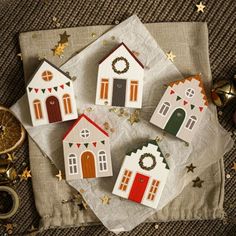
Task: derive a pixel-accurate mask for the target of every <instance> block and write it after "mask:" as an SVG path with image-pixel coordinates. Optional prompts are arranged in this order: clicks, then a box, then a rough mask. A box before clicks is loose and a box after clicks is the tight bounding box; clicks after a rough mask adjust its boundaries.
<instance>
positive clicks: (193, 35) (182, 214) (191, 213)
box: [13, 23, 230, 230]
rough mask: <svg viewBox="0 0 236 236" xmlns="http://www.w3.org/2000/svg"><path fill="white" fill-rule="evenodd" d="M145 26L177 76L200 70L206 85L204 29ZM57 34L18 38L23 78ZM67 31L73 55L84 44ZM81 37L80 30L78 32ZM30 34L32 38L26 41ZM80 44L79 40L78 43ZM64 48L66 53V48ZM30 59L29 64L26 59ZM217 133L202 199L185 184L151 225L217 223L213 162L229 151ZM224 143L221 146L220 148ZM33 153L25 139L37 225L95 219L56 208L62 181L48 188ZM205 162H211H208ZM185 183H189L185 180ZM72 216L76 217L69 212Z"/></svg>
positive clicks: (218, 171) (218, 182) (218, 183)
mask: <svg viewBox="0 0 236 236" xmlns="http://www.w3.org/2000/svg"><path fill="white" fill-rule="evenodd" d="M147 27H148V29H149V31H150V32H151V33H152V35H153V36H154V37H155V39H156V40H157V41H158V43H159V44H160V45H161V47H162V49H164V50H165V51H167V50H170V49H171V50H173V51H175V52H176V55H177V60H176V64H177V66H178V68H180V69H181V72H182V73H183V74H185V75H189V74H194V73H198V72H199V71H201V73H202V74H203V78H205V79H206V81H207V80H208V81H210V69H209V60H208V51H207V28H206V25H205V24H202V23H183V24H181V23H174V24H150V25H148V26H147ZM108 28H109V27H99V28H98V29H99V30H98V29H96V27H88V28H87V31H88V32H87V31H86V37H85V39H83V40H88V39H89V40H90V41H91V34H92V32H94V31H95V33H97V35H100V34H101V33H102V31H106V30H107V29H108ZM167 29H169V30H167ZM97 30H98V31H97ZM62 31H63V30H56V31H53V32H49V31H43V32H34V33H25V34H22V35H21V37H20V44H21V48H22V56H23V61H24V69H25V71H26V73H25V74H26V77H28V76H29V75H30V74H31V73H32V72H33V69H32V70H31V72H30V69H29V68H30V67H31V65H34V62H37V57H38V53H39V52H40V53H41V52H47V51H48V50H49V48H53V45H52V44H53V39H54V40H55V37H58V35H59V33H62ZM67 31H68V33H69V34H71V35H72V38H71V44H72V45H73V50H74V51H77V50H79V49H81V48H82V47H84V46H85V45H86V42H84V44H83V45H82V43H81V42H79V43H76V42H77V40H78V38H76V36H77V35H81V34H79V31H80V30H78V29H67ZM81 32H84V30H83V29H82V30H81ZM81 32H80V33H81ZM33 35H34V37H32V36H33ZM35 35H36V37H35ZM73 36H74V37H73ZM173 36H175V37H173ZM176 37H177V39H176ZM35 39H36V40H35ZM47 39H49V40H47ZM80 40H82V39H81V38H80ZM29 41H30V43H31V44H32V46H33V47H31V49H30V50H31V51H29V49H28V47H27V45H29ZM42 43H43V45H42ZM47 43H48V44H47ZM32 48H34V50H32ZM68 49H70V50H72V49H71V48H70V47H69V48H68ZM193 52H194V54H193ZM68 53H70V55H71V54H72V53H73V52H72V51H71V52H68ZM70 55H67V54H66V55H65V58H64V61H65V60H66V59H68V57H69V56H70ZM32 58H33V59H34V60H32ZM47 58H48V59H50V60H51V59H52V61H53V62H54V63H56V64H58V65H59V62H60V60H59V59H56V58H54V57H48V56H47ZM178 58H179V59H178ZM181 58H182V59H181ZM30 59H31V60H30ZM183 59H184V60H186V63H187V64H189V65H188V67H185V64H183ZM18 105H19V104H18ZM18 105H15V106H14V107H13V110H14V111H15V112H16V114H18V115H19V114H20V113H21V112H20V109H18V108H19V106H18ZM153 109H154V107H153ZM211 109H212V112H214V116H213V117H211V118H212V119H213V122H216V120H215V117H216V113H215V111H214V108H213V107H212V108H211ZM18 112H19V113H18ZM19 116H20V115H19ZM22 118H23V117H20V119H21V120H22V121H23V123H25V120H24V119H22ZM26 123H27V122H26ZM218 130H219V132H221V133H222V135H224V136H227V139H225V138H224V139H222V140H220V139H219V140H217V141H226V142H223V143H222V144H221V146H219V147H218V149H219V150H218V151H219V152H218V154H219V156H217V157H215V164H211V165H210V166H209V167H208V168H207V171H206V172H205V171H204V173H202V174H201V178H203V179H204V181H205V184H204V186H203V188H202V189H201V190H202V191H204V195H203V194H202V193H203V192H202V191H198V189H194V188H192V187H191V185H190V186H187V187H185V189H184V191H183V192H182V193H181V195H180V197H178V198H176V199H175V200H174V201H172V202H171V204H169V205H167V206H166V207H165V208H163V210H162V211H159V212H158V213H156V214H155V215H154V216H153V217H152V218H151V220H156V219H157V218H158V219H160V220H170V219H193V218H195V219H196V218H218V217H221V216H222V214H223V210H222V202H223V196H222V186H223V177H222V176H223V170H222V169H223V168H222V160H220V161H219V159H220V158H221V157H222V155H223V153H224V152H225V150H227V149H225V148H226V146H228V148H229V146H230V145H227V144H229V143H228V142H227V141H229V137H228V135H227V134H226V133H225V132H224V131H223V130H222V129H221V128H220V127H218ZM224 143H225V146H224V145H223V144H224ZM37 151H38V150H37V146H36V145H35V144H33V143H32V142H31V140H30V158H31V168H32V172H33V173H35V174H34V177H33V187H34V192H35V198H36V206H37V208H38V210H39V213H40V215H41V216H42V217H43V221H42V222H43V227H44V228H47V227H51V226H68V225H78V223H84V222H92V221H94V220H95V217H94V215H92V214H91V212H86V213H84V212H83V213H82V212H80V211H78V209H76V208H75V207H74V206H73V205H62V204H61V200H63V199H64V198H68V196H69V194H70V190H69V188H68V187H67V186H66V185H65V184H64V183H63V182H60V183H57V184H55V186H57V187H56V188H52V187H53V185H54V182H53V181H56V179H55V178H53V173H52V170H51V168H50V167H49V168H46V166H48V161H47V159H45V158H42V155H40V154H39V152H38V153H36V152H37ZM205 154H207V153H204V155H205ZM55 158H57V157H55ZM54 161H55V159H54ZM59 161H62V163H63V160H59ZM184 161H186V160H183V163H179V164H180V165H181V164H182V165H183V164H185V162H184ZM188 161H190V162H191V161H193V159H192V160H191V159H190V160H188ZM202 161H203V164H202V165H199V169H200V172H198V173H201V172H202V171H203V170H204V169H205V168H206V167H207V162H205V163H204V160H201V163H202ZM39 163H41V165H43V163H45V167H44V168H38V166H36V164H39ZM211 163H213V162H212V159H211ZM175 165H176V163H175ZM58 166H60V164H58ZM42 167H43V166H42ZM42 174H43V176H45V178H43V179H42ZM40 177H41V178H40ZM193 177H194V175H193V176H191V177H190V178H193ZM187 182H189V180H188V181H187ZM40 183H41V184H40ZM46 183H48V184H46ZM58 184H59V185H60V188H61V190H62V191H60V194H58V191H59V189H58V188H59V187H58ZM45 186H48V188H47V189H48V191H45V194H42V193H41V192H40V189H42V187H44V188H45ZM49 186H50V187H49ZM51 189H54V190H55V191H52V192H50V190H51ZM210 189H211V191H209V192H208V190H210ZM212 189H214V191H212ZM197 191H198V192H197ZM55 193H57V195H58V198H57V197H56V198H55V197H54V199H53V201H50V204H52V205H51V206H49V207H42V203H43V204H44V206H45V203H46V202H47V201H48V199H50V198H49V197H48V196H55ZM51 194H53V195H51ZM203 196H204V197H203ZM189 197H191V198H194V199H196V201H187V204H186V203H185V204H186V205H185V206H182V203H183V202H185V200H186V199H188V198H189ZM219 199H220V200H219ZM46 204H47V203H46ZM174 206H176V209H177V210H173V209H174V208H175V207H174ZM180 206H181V207H180ZM191 209H192V210H191ZM199 209H201V210H199ZM74 211H76V213H74ZM107 227H108V226H107ZM110 229H112V228H110ZM128 229H129V228H126V229H125V230H128ZM113 230H114V229H113ZM122 230H123V229H122Z"/></svg>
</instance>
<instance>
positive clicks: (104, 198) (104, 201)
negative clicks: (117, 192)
mask: <svg viewBox="0 0 236 236" xmlns="http://www.w3.org/2000/svg"><path fill="white" fill-rule="evenodd" d="M101 200H102V204H103V205H108V204H109V203H110V200H111V198H110V197H108V196H107V195H104V196H103V197H102V198H101Z"/></svg>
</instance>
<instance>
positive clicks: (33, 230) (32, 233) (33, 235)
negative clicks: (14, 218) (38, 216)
mask: <svg viewBox="0 0 236 236" xmlns="http://www.w3.org/2000/svg"><path fill="white" fill-rule="evenodd" d="M38 232H39V231H38V229H37V228H35V227H34V226H33V225H32V226H31V228H30V229H29V230H28V233H27V234H26V236H36V235H37V234H38Z"/></svg>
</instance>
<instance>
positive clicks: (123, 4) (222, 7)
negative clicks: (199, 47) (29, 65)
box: [0, 0, 236, 235]
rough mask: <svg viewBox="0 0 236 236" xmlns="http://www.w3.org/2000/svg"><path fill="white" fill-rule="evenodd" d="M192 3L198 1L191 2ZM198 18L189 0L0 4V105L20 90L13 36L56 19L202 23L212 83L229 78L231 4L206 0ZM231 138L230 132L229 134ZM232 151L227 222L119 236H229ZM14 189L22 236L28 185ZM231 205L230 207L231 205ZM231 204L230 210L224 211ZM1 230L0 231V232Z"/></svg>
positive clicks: (32, 217) (28, 220)
mask: <svg viewBox="0 0 236 236" xmlns="http://www.w3.org/2000/svg"><path fill="white" fill-rule="evenodd" d="M197 2H198V1H197ZM204 3H205V4H206V5H207V7H206V10H205V13H204V14H200V13H197V12H196V7H195V6H194V2H193V1H192V0H185V1H184V0H171V1H161V0H156V1H144V0H137V1H136V0H127V1H123V0H120V1H118V0H106V1H105V0H102V1H98V0H96V1H85V0H84V1H72V0H71V1H69V0H44V1H43V0H38V1H37V0H11V1H10V0H4V1H1V2H0V18H1V20H0V32H1V34H0V35H1V37H0V43H1V51H0V68H1V69H0V75H1V80H0V91H1V93H0V103H1V104H4V105H6V106H11V105H12V104H13V103H15V102H16V101H17V100H18V99H19V98H20V97H21V96H22V95H23V94H24V92H25V87H24V79H23V68H22V64H21V61H20V59H19V58H18V57H17V56H16V54H17V53H19V45H18V33H19V32H22V31H31V30H39V29H50V28H54V24H53V21H52V18H53V16H56V17H57V18H58V19H59V22H60V23H61V27H73V26H83V25H96V24H113V23H115V21H116V20H118V21H122V20H124V19H126V18H127V17H128V16H130V15H132V14H133V13H136V14H137V15H138V16H139V18H140V19H141V20H142V21H143V22H145V23H147V22H163V21H207V22H208V28H209V45H210V61H211V69H212V73H213V79H221V78H226V79H229V78H232V77H233V75H234V74H236V71H235V70H236V69H235V67H234V66H235V65H234V61H233V60H234V59H235V56H236V51H235V48H234V47H235V43H236V37H235V27H236V26H235V21H236V16H235V10H236V5H235V1H234V0H226V1H222V0H221V1H213V0H211V1H207V2H204ZM235 109H236V104H232V105H231V106H228V107H227V108H225V109H224V110H223V115H222V116H220V121H221V123H222V125H223V126H224V128H226V129H227V130H231V131H232V132H233V131H235V126H234V125H233V122H232V113H233V111H234V110H235ZM232 135H233V138H234V139H235V138H236V135H235V134H232ZM235 151H236V148H234V149H232V150H231V151H230V152H229V153H228V154H227V155H226V157H225V170H226V173H230V175H231V178H230V179H226V186H225V190H226V196H225V210H226V213H227V214H228V216H229V223H228V224H226V225H224V224H223V222H221V221H218V220H216V221H193V222H170V223H160V224H159V228H158V229H155V228H154V225H153V224H142V225H140V226H138V227H137V228H136V229H134V230H133V231H132V232H129V233H122V234H121V235H235V234H236V226H235V225H233V224H232V223H235V222H236V220H235V218H233V217H234V216H235V214H236V210H235V209H236V208H235V203H236V198H235V193H236V189H235V183H236V180H235V178H236V173H235V172H233V170H231V167H232V162H233V161H236V155H235ZM16 155H17V156H18V157H19V159H18V161H17V166H18V168H19V169H22V168H23V167H22V166H21V164H22V162H23V161H26V162H28V156H27V155H28V147H27V144H26V143H25V145H24V146H23V147H22V148H21V149H20V150H19V151H17V153H16ZM17 191H18V193H19V195H20V197H21V209H20V210H19V211H18V213H17V214H16V215H15V216H14V217H13V218H12V221H13V222H15V223H16V224H18V227H16V229H15V232H16V235H24V232H26V230H27V229H29V228H30V227H31V225H32V224H37V222H38V215H37V212H36V210H35V206H34V201H33V194H32V189H31V183H30V181H29V182H22V183H21V184H20V185H19V186H18V187H17ZM231 205H233V207H232V206H231ZM230 206H231V207H230ZM2 232H3V231H0V233H2ZM41 235H112V233H108V232H107V231H106V230H105V229H104V227H103V226H91V227H88V228H86V229H85V230H84V231H81V229H78V228H73V229H62V230H60V229H56V230H48V231H46V232H43V233H42V234H41Z"/></svg>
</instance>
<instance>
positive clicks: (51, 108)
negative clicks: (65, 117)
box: [46, 96, 62, 123]
mask: <svg viewBox="0 0 236 236" xmlns="http://www.w3.org/2000/svg"><path fill="white" fill-rule="evenodd" d="M46 107H47V113H48V120H49V123H53V122H58V121H61V120H62V119H61V109H60V105H59V101H58V99H57V98H56V97H55V96H50V97H48V98H47V100H46Z"/></svg>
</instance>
